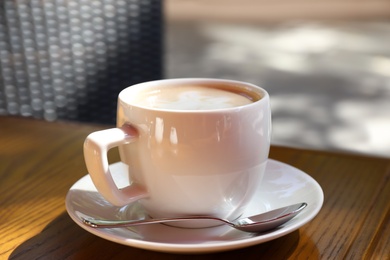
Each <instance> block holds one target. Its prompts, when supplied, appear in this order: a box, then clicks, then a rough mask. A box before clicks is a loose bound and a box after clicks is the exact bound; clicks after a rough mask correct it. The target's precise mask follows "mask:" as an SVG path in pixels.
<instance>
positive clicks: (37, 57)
mask: <svg viewBox="0 0 390 260" xmlns="http://www.w3.org/2000/svg"><path fill="white" fill-rule="evenodd" d="M161 6H162V5H161V1H157V0H2V1H0V115H7V114H11V115H22V116H33V117H36V118H44V119H46V120H49V121H53V120H57V119H67V120H77V121H85V122H96V123H114V122H115V114H116V103H117V96H118V93H119V92H120V90H121V89H123V88H125V87H127V86H129V85H132V84H134V83H138V82H142V81H148V80H153V79H159V78H161V77H162V7H161Z"/></svg>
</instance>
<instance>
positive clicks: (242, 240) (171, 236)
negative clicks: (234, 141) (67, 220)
mask: <svg viewBox="0 0 390 260" xmlns="http://www.w3.org/2000/svg"><path fill="white" fill-rule="evenodd" d="M110 167H111V172H113V173H114V176H113V177H114V179H115V181H116V183H117V185H118V186H119V187H121V186H127V185H128V180H126V179H127V178H126V173H127V166H126V165H125V164H123V163H120V162H119V163H115V164H112V165H110ZM323 200H324V195H323V192H322V189H321V187H320V185H319V184H318V183H317V182H316V181H315V180H314V179H313V178H311V177H310V176H309V175H307V174H305V173H304V172H302V171H300V170H298V169H296V168H294V167H292V166H290V165H287V164H284V163H281V162H278V161H275V160H269V161H268V164H267V169H266V174H265V176H264V179H263V180H262V184H261V187H260V189H259V190H258V191H257V194H256V196H255V198H254V199H253V200H252V201H251V203H250V205H249V206H248V208H247V210H246V211H245V212H244V214H243V215H242V216H243V217H245V216H250V215H255V214H259V213H261V212H264V211H267V210H271V209H275V208H278V207H282V206H286V205H289V204H294V203H300V202H306V203H307V204H308V206H307V207H306V209H305V210H304V211H303V212H302V213H300V214H299V215H298V216H296V217H295V218H294V219H292V220H290V221H289V222H287V223H285V224H284V225H282V226H280V227H279V228H278V229H276V230H273V231H270V232H268V233H261V234H255V233H246V232H242V231H238V230H235V229H232V228H230V227H228V226H226V225H222V226H217V227H212V228H203V229H184V228H175V227H170V226H166V225H162V224H154V225H144V226H138V227H134V228H112V229H94V228H91V227H88V226H86V225H84V224H83V223H82V221H81V219H80V218H81V217H82V216H84V214H85V215H88V216H91V217H94V218H100V219H129V218H132V219H135V218H144V217H145V216H146V213H145V212H144V210H143V209H142V206H141V205H140V204H138V203H133V204H131V205H129V206H125V207H115V206H112V205H111V204H110V203H108V202H107V201H106V200H104V199H103V198H102V197H101V196H100V194H99V193H98V192H97V191H96V188H95V186H94V185H93V183H92V181H91V179H90V177H89V175H86V176H84V177H82V178H81V179H80V180H79V181H77V182H76V183H75V184H74V185H73V186H72V187H71V189H70V190H69V192H68V194H67V196H66V209H67V211H68V213H69V215H70V217H71V218H72V219H73V220H74V221H75V222H76V223H77V224H78V225H79V226H80V227H82V228H83V229H85V230H87V231H88V232H90V233H92V234H95V235H97V236H99V237H102V238H105V239H107V240H110V241H113V242H117V243H120V244H123V245H128V246H133V247H138V248H143V249H148V250H155V251H162V252H171V253H208V252H218V251H224V250H232V249H238V248H242V247H247V246H251V245H256V244H260V243H264V242H266V241H270V240H273V239H276V238H278V237H281V236H284V235H286V234H288V233H291V232H293V231H294V230H297V229H298V228H300V227H301V226H303V225H304V224H306V223H307V222H309V221H310V220H312V219H313V218H314V217H315V216H316V215H317V213H318V212H319V211H320V209H321V207H322V203H323Z"/></svg>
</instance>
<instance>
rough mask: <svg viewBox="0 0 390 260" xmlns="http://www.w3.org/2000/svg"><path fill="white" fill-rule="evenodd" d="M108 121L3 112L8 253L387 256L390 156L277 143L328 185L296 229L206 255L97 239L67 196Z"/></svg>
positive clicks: (0, 131) (278, 152)
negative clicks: (73, 215) (86, 145)
mask: <svg viewBox="0 0 390 260" xmlns="http://www.w3.org/2000/svg"><path fill="white" fill-rule="evenodd" d="M102 128H108V127H104V126H96V125H95V126H94V125H86V124H78V123H69V122H60V123H49V122H44V121H39V120H33V119H22V118H15V117H4V116H3V117H0V259H8V258H10V259H181V258H185V259H214V258H221V259H223V258H224V257H232V258H233V257H237V259H252V258H253V259H263V258H264V259H342V258H343V259H344V258H347V259H362V258H365V259H389V256H390V221H389V219H390V214H389V213H390V182H389V178H390V159H389V158H378V157H371V156H365V155H357V154H346V153H334V152H325V151H312V150H302V149H293V148H285V147H276V146H273V147H272V149H271V155H270V157H271V158H274V159H276V160H279V161H283V162H286V163H288V164H291V165H293V166H295V167H297V168H299V169H301V170H303V171H304V172H306V173H308V174H309V175H311V176H312V177H313V178H314V179H316V180H317V182H318V183H319V184H320V185H321V186H322V188H323V190H324V194H325V202H324V205H323V208H322V210H321V211H320V213H319V214H318V215H317V217H316V218H315V219H314V220H313V221H311V222H309V223H308V224H306V225H304V226H303V227H302V228H300V229H299V230H298V231H295V232H292V233H290V234H289V235H286V236H284V237H281V238H278V239H275V240H273V241H270V242H266V243H263V244H259V245H256V246H252V247H249V248H244V249H240V250H235V251H227V252H222V253H215V254H206V255H175V254H166V253H158V252H153V251H146V250H142V249H137V248H132V247H128V246H123V245H119V244H116V243H113V242H110V241H107V240H104V239H101V238H99V237H96V236H94V235H92V234H90V233H88V232H86V231H85V230H83V229H81V228H80V227H79V226H78V225H76V224H75V223H74V222H73V221H72V220H71V219H70V217H69V216H68V214H67V212H66V210H65V204H64V201H65V196H66V193H67V192H68V190H69V188H70V187H71V186H72V185H73V184H74V183H75V182H76V181H77V180H78V179H79V178H81V177H82V176H84V175H85V174H86V168H85V166H84V159H83V154H82V144H83V141H84V139H85V137H86V136H87V134H88V133H90V132H92V131H96V130H98V129H102ZM111 157H112V158H110V160H117V155H116V154H114V155H112V156H111ZM229 259H230V258H229Z"/></svg>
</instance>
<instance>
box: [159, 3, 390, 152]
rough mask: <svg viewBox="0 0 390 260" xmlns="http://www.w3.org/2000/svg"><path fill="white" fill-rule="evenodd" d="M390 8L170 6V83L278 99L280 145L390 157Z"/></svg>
mask: <svg viewBox="0 0 390 260" xmlns="http://www.w3.org/2000/svg"><path fill="white" fill-rule="evenodd" d="M389 18H390V1H387V0H386V1H384V0H382V1H376V0H375V1H368V0H348V1H343V0H337V1H336V0H332V1H320V0H317V1H313V0H300V1H294V0H289V1H287V0H278V1H271V0H258V1H256V0H242V1H236V0H224V1H222V0H208V1H206V0H196V1H195V0H166V1H165V19H166V25H165V33H166V35H165V37H166V38H165V51H166V52H165V58H164V59H165V77H167V78H176V77H213V78H227V79H235V80H242V81H248V82H251V83H254V84H257V85H259V86H262V87H264V88H265V89H267V90H268V92H269V93H270V95H271V106H272V113H273V137H272V142H273V144H280V145H287V146H294V147H306V148H312V149H328V150H347V151H350V152H357V153H368V154H374V155H380V156H386V157H389V156H390V44H389V42H390V19H389Z"/></svg>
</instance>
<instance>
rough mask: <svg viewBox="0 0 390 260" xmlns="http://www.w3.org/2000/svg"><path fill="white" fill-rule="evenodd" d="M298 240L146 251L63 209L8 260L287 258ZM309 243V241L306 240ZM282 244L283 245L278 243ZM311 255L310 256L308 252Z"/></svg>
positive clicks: (287, 238)
mask: <svg viewBox="0 0 390 260" xmlns="http://www.w3.org/2000/svg"><path fill="white" fill-rule="evenodd" d="M299 240H300V234H299V231H295V232H292V233H290V234H288V235H286V236H283V237H281V238H278V239H275V240H272V241H269V242H266V243H263V244H259V245H256V246H252V247H247V248H243V249H239V250H233V251H226V252H221V253H213V254H199V255H187V254H186V255H181V254H168V253H160V252H154V251H147V250H143V249H138V248H134V247H129V246H124V245H120V244H116V243H113V242H110V241H107V240H104V239H102V238H99V237H96V236H94V235H92V234H90V233H88V232H86V231H85V230H83V229H82V228H80V227H79V226H78V225H76V224H75V223H74V222H73V221H72V219H71V218H70V217H69V216H68V214H67V213H66V212H64V213H62V214H61V215H60V216H58V217H57V218H56V219H55V220H53V221H52V222H51V223H50V224H48V225H47V226H46V228H45V229H44V230H43V231H42V232H41V233H40V234H38V235H36V236H34V237H32V238H31V239H29V240H27V241H25V242H24V243H22V244H21V245H19V246H18V247H17V248H16V249H15V250H14V251H13V252H12V254H11V256H10V259H128V258H129V257H131V258H133V259H184V258H185V259H189V260H191V259H202V260H203V259H215V258H221V259H223V258H225V257H229V259H230V257H232V258H237V259H240V258H242V257H243V256H245V259H262V258H264V259H267V258H268V259H269V258H270V257H272V259H287V258H288V257H289V256H291V254H292V253H293V252H294V251H295V249H296V247H297V245H298V243H299ZM308 241H309V243H311V241H310V240H308ZM280 245H283V246H280ZM311 256H313V255H312V254H311Z"/></svg>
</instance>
